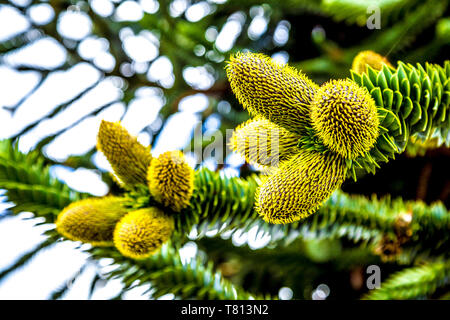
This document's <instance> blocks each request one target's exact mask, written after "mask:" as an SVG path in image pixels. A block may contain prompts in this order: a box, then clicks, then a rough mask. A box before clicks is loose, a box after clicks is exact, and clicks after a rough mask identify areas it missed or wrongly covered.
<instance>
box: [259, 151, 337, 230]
mask: <svg viewBox="0 0 450 320" xmlns="http://www.w3.org/2000/svg"><path fill="white" fill-rule="evenodd" d="M345 174H346V166H345V160H344V159H342V158H341V157H340V156H339V155H337V154H334V153H331V152H328V153H327V154H321V153H318V152H316V151H308V150H302V151H301V152H300V153H299V154H297V155H296V156H294V157H293V158H292V159H291V160H289V161H287V162H285V163H283V164H282V165H281V166H280V167H279V168H278V169H277V171H276V172H275V173H274V174H273V175H271V176H268V178H267V179H266V180H265V181H264V182H263V184H262V185H261V186H260V187H259V188H258V190H257V192H256V209H257V211H258V213H259V214H260V215H261V216H262V218H263V219H264V220H265V221H267V222H270V223H275V224H285V223H291V222H294V221H299V220H302V219H304V218H306V217H308V216H309V215H310V214H312V213H314V212H315V211H316V210H317V209H318V208H319V207H320V206H321V204H322V203H323V202H324V201H325V200H326V199H328V197H329V196H330V195H331V194H332V193H333V192H334V191H335V190H336V189H337V188H339V187H340V185H341V184H342V182H343V181H344V179H345Z"/></svg>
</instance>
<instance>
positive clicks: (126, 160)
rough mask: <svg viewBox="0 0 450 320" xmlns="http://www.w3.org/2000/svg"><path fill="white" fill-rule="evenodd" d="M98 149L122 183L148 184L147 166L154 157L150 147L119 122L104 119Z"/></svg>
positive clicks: (99, 134) (125, 184)
mask: <svg viewBox="0 0 450 320" xmlns="http://www.w3.org/2000/svg"><path fill="white" fill-rule="evenodd" d="M97 149H98V150H100V151H101V152H103V154H104V155H105V156H106V158H107V159H108V161H109V163H110V164H111V167H112V168H113V170H114V173H115V174H116V176H117V178H118V179H119V180H120V182H122V184H123V185H124V186H125V187H127V186H134V185H137V184H144V185H146V184H147V168H148V166H149V165H150V161H151V159H152V156H151V153H150V147H148V148H146V147H144V146H143V145H141V144H140V143H139V142H138V141H137V139H136V137H133V136H132V135H131V134H129V133H128V131H127V130H126V129H125V128H124V127H122V126H121V125H120V123H118V122H108V121H102V123H101V125H100V130H99V132H98V136H97Z"/></svg>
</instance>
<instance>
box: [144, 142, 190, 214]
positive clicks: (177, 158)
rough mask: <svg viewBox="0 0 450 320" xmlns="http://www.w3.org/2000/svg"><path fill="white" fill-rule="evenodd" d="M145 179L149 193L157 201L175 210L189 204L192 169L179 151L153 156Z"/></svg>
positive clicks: (177, 210) (179, 209)
mask: <svg viewBox="0 0 450 320" xmlns="http://www.w3.org/2000/svg"><path fill="white" fill-rule="evenodd" d="M147 179H148V183H149V189H150V193H151V194H152V196H153V197H154V198H155V199H156V201H158V202H159V203H161V204H163V205H164V206H166V207H170V208H171V209H172V210H173V211H176V212H179V211H181V210H182V209H183V208H185V207H187V206H188V205H189V200H190V199H191V196H192V193H193V191H194V170H192V168H191V167H190V166H189V164H188V163H187V162H186V159H185V157H184V155H183V153H182V152H181V151H168V152H165V153H163V154H161V155H160V156H159V157H158V158H154V159H153V160H152V162H151V165H150V167H149V169H148V178H147Z"/></svg>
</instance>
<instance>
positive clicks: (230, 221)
mask: <svg viewBox="0 0 450 320" xmlns="http://www.w3.org/2000/svg"><path fill="white" fill-rule="evenodd" d="M8 144H9V145H10V142H9V141H3V142H2V143H1V144H0V145H1V146H2V148H1V151H2V152H1V153H0V159H1V163H2V164H4V163H10V161H11V159H12V158H13V159H14V160H15V165H14V167H16V168H22V170H21V175H20V178H19V176H15V177H16V179H17V180H18V181H19V182H17V181H16V182H17V183H20V185H21V186H22V189H25V190H28V189H32V187H33V186H35V185H37V186H38V187H39V188H40V189H43V190H47V189H48V188H51V190H56V191H54V192H55V193H56V195H58V197H56V199H59V198H60V197H62V196H65V197H69V199H78V198H80V197H81V196H82V195H80V194H78V193H76V192H73V191H70V192H69V189H68V188H67V187H64V185H63V184H62V183H61V182H59V181H58V180H55V179H53V178H51V177H50V176H49V175H48V176H46V179H40V180H36V170H37V168H38V169H39V170H40V172H47V174H48V170H49V169H48V166H44V165H43V163H42V159H41V158H40V157H39V156H38V155H36V154H35V153H34V152H31V153H29V154H28V155H25V154H22V153H21V152H19V151H18V150H17V149H16V148H11V147H8ZM8 161H9V162H8ZM32 164H33V165H32ZM38 166H39V167H38ZM7 170H11V169H10V166H5V165H3V166H1V167H0V176H2V177H5V176H6V172H7ZM258 183H259V178H257V177H256V176H252V177H249V178H247V179H242V178H236V177H232V178H228V177H224V176H222V175H221V174H220V173H216V172H212V171H209V170H208V169H204V168H203V169H199V170H198V171H197V173H196V181H195V186H196V188H195V192H194V195H193V200H192V201H191V206H190V207H188V208H187V209H184V211H182V212H181V213H180V214H179V215H178V216H177V223H176V229H177V232H178V236H180V237H182V238H184V237H185V236H186V235H187V234H188V233H189V231H190V230H191V228H192V227H195V229H196V230H197V231H198V232H197V240H200V239H202V238H204V235H205V233H206V232H208V231H212V230H216V231H217V233H216V234H215V236H218V235H221V234H224V233H225V231H231V232H236V231H237V230H239V229H241V230H242V229H243V230H244V231H248V230H249V229H250V228H252V227H257V229H258V231H260V232H267V233H268V234H270V235H271V241H270V244H269V246H271V247H274V246H275V247H276V246H278V245H282V246H283V247H286V246H288V245H289V244H292V243H294V242H295V241H296V240H301V239H304V240H307V241H309V240H308V239H315V241H317V240H319V239H350V240H352V241H353V242H354V243H356V244H358V245H361V244H363V245H369V248H373V245H375V244H376V243H377V242H378V241H379V240H380V239H381V237H382V236H384V235H391V236H396V235H397V234H398V232H397V221H398V220H397V219H398V217H399V215H400V214H402V213H405V212H411V213H412V220H411V224H410V225H409V227H410V229H411V230H413V234H412V236H411V239H412V240H411V241H412V242H411V244H413V245H414V246H413V248H414V252H413V253H411V254H410V258H411V259H410V260H409V261H408V263H411V262H413V261H414V257H415V256H417V252H419V253H420V252H421V251H423V249H424V248H422V245H423V244H424V243H425V244H426V243H427V240H428V241H433V243H434V245H435V247H436V248H437V249H436V251H435V252H434V253H433V254H435V255H436V254H439V255H442V254H443V253H446V252H448V248H447V244H448V234H449V229H450V213H449V212H448V211H447V210H446V209H445V207H444V206H443V205H442V204H435V205H433V206H427V205H425V204H423V203H420V202H404V201H402V200H401V199H397V200H390V199H389V198H385V199H381V200H378V199H376V198H372V199H367V198H365V197H363V196H349V195H347V194H345V193H343V192H341V191H338V192H335V193H334V194H333V195H332V196H331V197H330V199H329V200H328V201H327V202H326V203H325V204H324V206H323V207H322V208H321V209H320V210H319V212H317V213H316V214H314V215H313V216H311V217H310V218H308V219H307V220H306V221H305V222H303V223H293V224H289V225H283V226H280V225H269V224H267V223H265V222H263V221H262V220H261V219H259V217H257V214H256V213H255V211H254V210H253V195H254V192H255V190H256V187H257V185H258ZM1 187H2V188H5V189H7V194H8V195H9V194H11V195H12V196H13V198H10V200H12V201H14V202H16V201H17V202H19V203H21V202H22V201H24V203H26V204H27V207H26V208H39V210H36V211H34V214H35V216H36V217H44V218H45V219H46V222H52V221H53V220H54V215H53V214H49V212H51V213H54V212H58V211H59V210H61V209H62V208H63V206H64V205H65V203H64V202H62V201H54V198H52V197H36V195H34V194H32V193H23V197H22V198H21V199H19V200H18V198H14V197H15V196H16V194H15V193H14V191H15V190H16V184H8V183H4V184H2V185H1ZM9 188H11V189H9ZM135 197H136V195H135ZM136 199H138V198H136ZM138 203H139V201H138ZM55 236H56V234H53V237H51V238H49V241H47V242H45V246H47V245H49V244H51V243H54V241H55V239H56V238H57V236H56V238H55ZM228 236H230V234H229V235H228ZM436 239H439V242H437V241H436ZM181 243H183V241H181V242H180V243H178V244H176V243H169V244H168V245H166V246H165V247H164V248H163V249H162V250H161V251H160V252H159V253H157V254H155V255H153V256H151V257H150V258H148V259H145V260H141V261H139V260H133V259H129V258H126V257H123V256H122V255H121V254H120V253H119V252H117V251H116V250H115V249H114V248H92V249H88V251H89V253H90V254H91V256H92V257H93V258H94V259H96V260H98V259H102V258H112V259H113V260H112V262H111V264H114V265H116V268H115V269H114V270H112V271H110V272H108V273H107V274H106V276H107V277H108V278H113V277H119V278H121V279H122V280H123V283H124V284H125V289H124V290H125V291H126V290H129V289H131V288H133V287H134V286H136V285H143V284H148V283H150V284H151V285H152V287H151V288H152V289H151V290H153V291H152V296H153V297H158V296H161V295H163V294H166V293H173V294H175V295H176V296H178V297H181V298H202V299H206V298H207V299H236V298H240V299H247V298H248V297H250V294H249V293H246V292H245V291H243V290H242V289H239V288H238V287H236V286H235V285H233V284H231V283H230V282H229V281H228V280H225V279H223V278H222V276H221V275H220V274H219V273H217V272H216V271H215V269H214V268H213V266H212V264H211V263H206V264H205V261H204V260H202V259H203V258H202V257H201V256H198V257H196V258H195V260H194V261H191V262H189V263H188V262H184V261H182V260H181V258H180V256H179V255H178V253H177V248H180V244H181ZM439 243H441V245H439ZM40 247H41V246H40ZM40 247H39V248H40ZM363 247H364V246H363ZM439 247H441V248H440V249H441V250H438V249H439ZM39 248H37V250H39ZM286 248H287V250H291V249H289V247H286ZM37 250H33V251H32V252H31V253H30V254H27V255H26V256H25V257H24V258H22V259H21V260H20V261H18V262H17V263H15V264H14V265H13V266H11V267H9V268H8V269H7V270H6V271H3V273H2V275H3V276H4V275H6V274H8V273H9V272H11V271H12V270H15V269H17V268H18V267H20V266H21V265H23V264H24V261H25V260H28V259H29V258H30V257H31V256H33V255H34V254H35V252H37ZM313 250H317V248H316V249H313ZM290 252H291V253H290V254H292V251H290ZM310 252H311V253H310V254H312V252H313V251H310ZM261 254H262V252H261ZM280 254H281V252H280ZM310 254H309V255H310ZM263 256H264V255H263ZM309 258H310V259H312V256H309ZM24 259H25V260H24ZM314 259H318V258H317V257H316V258H314ZM433 270H434V269H433ZM439 270H440V269H439ZM430 288H431V287H430ZM65 290H67V289H65V288H64V287H61V288H60V290H57V291H55V293H54V296H55V297H60V296H62V295H63V294H64V292H65ZM430 291H431V289H430ZM420 292H422V291H420ZM253 297H255V298H258V296H253ZM260 298H262V297H260ZM266 298H268V297H266Z"/></svg>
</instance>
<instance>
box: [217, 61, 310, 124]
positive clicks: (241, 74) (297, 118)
mask: <svg viewBox="0 0 450 320" xmlns="http://www.w3.org/2000/svg"><path fill="white" fill-rule="evenodd" d="M226 71H227V76H228V80H229V81H230V85H231V88H232V90H233V92H234V94H235V95H236V97H237V98H238V100H239V102H240V103H241V104H242V105H243V106H244V108H246V109H247V110H248V111H249V113H250V114H252V115H255V116H256V115H260V116H263V117H265V118H266V119H268V120H270V121H272V122H274V123H276V124H279V125H281V126H283V127H284V128H286V129H288V130H290V131H292V132H299V129H301V128H302V127H304V126H305V125H307V124H308V122H309V119H308V117H309V105H310V104H311V103H312V100H313V98H314V93H315V91H316V90H317V88H318V86H317V85H316V84H315V83H313V82H312V81H311V80H310V79H308V78H307V77H306V76H305V75H303V74H302V73H301V72H300V71H298V70H296V69H294V68H292V67H290V66H288V65H286V66H282V65H280V64H279V63H277V62H275V61H274V60H272V59H271V58H270V57H267V56H265V55H263V54H256V53H250V52H248V53H238V54H236V55H235V56H231V57H230V61H229V62H228V64H227V66H226Z"/></svg>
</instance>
